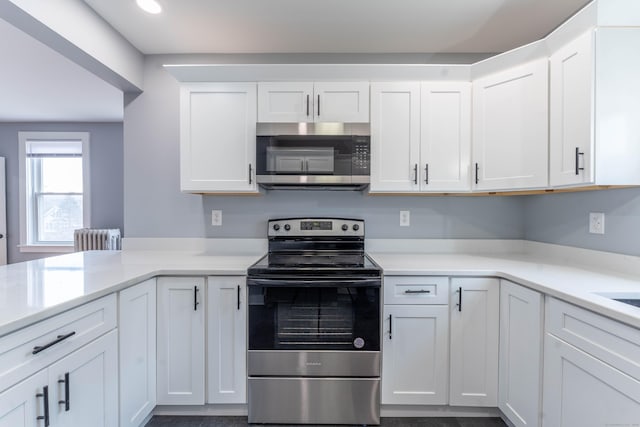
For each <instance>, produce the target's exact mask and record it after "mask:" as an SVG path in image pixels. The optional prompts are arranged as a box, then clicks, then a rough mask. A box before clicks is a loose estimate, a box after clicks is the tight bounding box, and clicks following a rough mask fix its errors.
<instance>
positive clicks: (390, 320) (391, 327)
mask: <svg viewBox="0 0 640 427" xmlns="http://www.w3.org/2000/svg"><path fill="white" fill-rule="evenodd" d="M392 332H393V316H392V315H391V314H390V315H389V339H391V333H392Z"/></svg>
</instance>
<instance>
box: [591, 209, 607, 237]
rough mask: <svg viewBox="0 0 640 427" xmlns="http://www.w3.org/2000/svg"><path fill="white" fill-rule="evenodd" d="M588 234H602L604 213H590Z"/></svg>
mask: <svg viewBox="0 0 640 427" xmlns="http://www.w3.org/2000/svg"><path fill="white" fill-rule="evenodd" d="M589 233H591V234H604V213H602V212H591V213H590V214H589Z"/></svg>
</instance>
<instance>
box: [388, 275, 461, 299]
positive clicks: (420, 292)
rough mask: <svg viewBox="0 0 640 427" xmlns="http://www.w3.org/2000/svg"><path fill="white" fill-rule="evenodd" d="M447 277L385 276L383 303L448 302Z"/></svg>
mask: <svg viewBox="0 0 640 427" xmlns="http://www.w3.org/2000/svg"><path fill="white" fill-rule="evenodd" d="M448 290H449V278H448V277H433V276H385V277H384V303H385V304H448V303H449V292H448Z"/></svg>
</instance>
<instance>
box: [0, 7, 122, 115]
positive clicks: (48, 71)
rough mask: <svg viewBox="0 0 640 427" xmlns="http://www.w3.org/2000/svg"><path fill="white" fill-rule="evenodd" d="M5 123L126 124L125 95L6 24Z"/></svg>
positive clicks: (1, 53)
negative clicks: (108, 122)
mask: <svg viewBox="0 0 640 427" xmlns="http://www.w3.org/2000/svg"><path fill="white" fill-rule="evenodd" d="M0 40H3V42H2V43H0V57H1V58H2V67H0V93H2V95H1V96H0V122H24V121H30V122H33V121H42V122H45V121H52V122H61V121H65V122H68V121H74V122H89V121H98V122H104V121H122V119H123V95H122V91H120V90H119V89H116V88H115V87H113V86H111V85H110V84H108V83H106V82H104V81H103V80H102V79H100V78H98V77H96V76H95V75H93V74H92V73H90V72H89V71H87V70H85V69H84V68H82V67H80V66H78V65H77V64H75V63H73V62H72V61H70V60H69V59H67V58H65V57H64V56H62V55H61V54H59V53H58V52H55V51H54V50H52V49H51V48H49V47H48V46H45V45H44V44H42V43H41V42H39V41H37V40H35V39H34V38H32V37H31V36H29V35H27V34H25V33H24V32H22V31H21V30H19V29H17V28H15V27H14V26H12V25H11V24H9V23H7V22H6V21H4V20H3V19H0Z"/></svg>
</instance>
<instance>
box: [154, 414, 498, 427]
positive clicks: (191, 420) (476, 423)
mask: <svg viewBox="0 0 640 427" xmlns="http://www.w3.org/2000/svg"><path fill="white" fill-rule="evenodd" d="M247 425H249V424H248V423H247V417H158V416H156V417H153V418H152V419H151V421H149V423H148V424H147V425H146V427H244V426H247ZM380 426H381V427H505V426H506V424H505V423H504V422H503V421H502V420H501V419H500V418H382V420H381V422H380ZM267 427H275V426H274V425H273V424H270V425H268V426H267ZM288 427H292V426H291V425H289V426H288ZM305 427H310V426H308V425H307V426H305ZM323 427H327V426H323Z"/></svg>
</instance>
